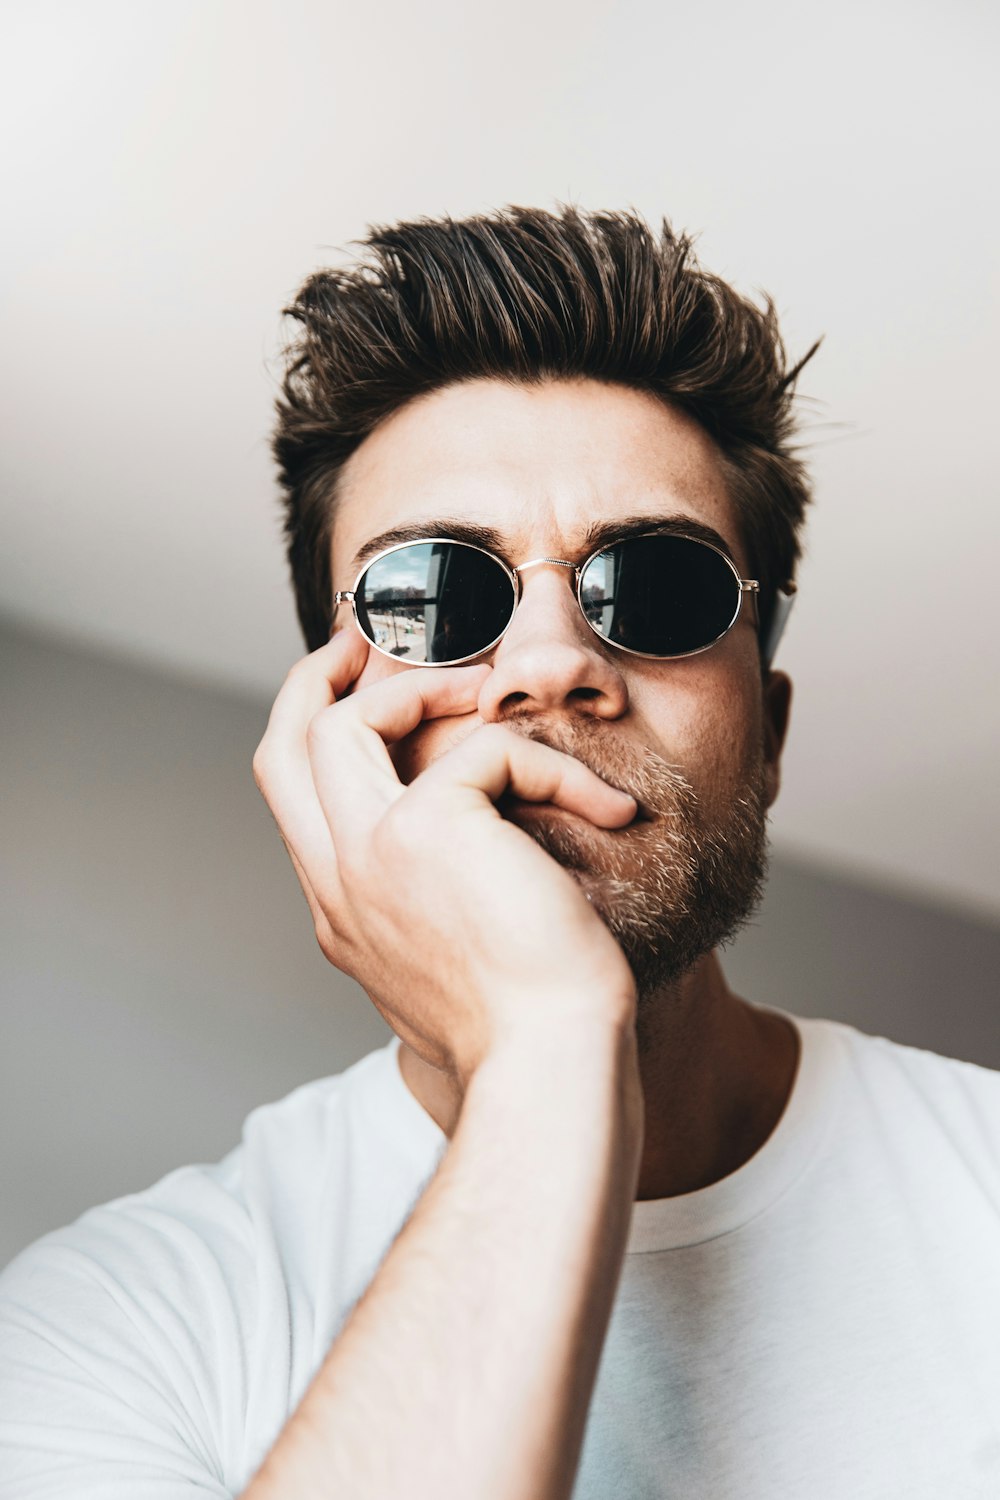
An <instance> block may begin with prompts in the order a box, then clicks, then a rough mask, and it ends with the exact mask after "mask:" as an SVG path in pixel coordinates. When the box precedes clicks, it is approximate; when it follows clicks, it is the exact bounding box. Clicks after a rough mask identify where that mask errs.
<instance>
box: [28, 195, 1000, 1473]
mask: <svg viewBox="0 0 1000 1500" xmlns="http://www.w3.org/2000/svg"><path fill="white" fill-rule="evenodd" d="M293 311H294V313H295V316H296V317H297V318H298V319H299V320H300V322H301V327H302V332H301V335H300V337H299V338H298V340H297V342H296V344H295V345H294V346H293V349H292V351H291V353H290V365H289V374H288V378H287V380H286V384H285V390H284V399H283V401H282V402H281V403H280V417H279V429H278V434H277V438H276V453H277V456H278V459H279V464H280V467H281V477H282V482H283V485H284V488H285V494H286V502H287V529H288V538H289V556H290V560H291V565H292V571H293V577H294V581H295V586H296V593H297V600H298V607H299V614H300V619H301V621H302V625H303V629H304V633H305V636H306V641H307V644H308V646H309V647H310V654H309V655H308V656H307V657H305V658H304V659H303V661H301V662H300V663H298V665H297V666H295V667H294V668H293V669H292V671H291V673H290V674H289V676H288V679H287V681H286V683H285V684H284V686H283V687H282V689H281V692H280V693H279V695H278V697H277V700H276V702H275V705H274V709H273V711H272V714H271V718H270V722H269V724H268V728H267V732H266V734H265V736H264V738H263V740H262V742H261V745H260V748H259V750H258V753H257V756H256V759H255V773H256V776H257V780H258V784H259V786H260V788H261V790H262V792H263V794H264V796H265V798H266V800H267V802H268V804H269V806H270V807H271V810H272V812H273V814H274V816H275V819H276V822H277V824H278V827H279V829H280V831H281V834H282V837H283V838H284V841H285V843H286V845H287V848H288V850H289V853H290V855H291V858H292V861H293V864H294V866H295V870H296V873H297V875H298V878H299V881H300V882H301V885H302V888H303V891H304V893H305V896H306V899H307V900H308V902H309V905H310V908H311V911H312V915H313V919H314V922H315V927H316V933H317V937H318V940H319V942H320V945H321V947H322V949H323V952H324V953H325V954H326V956H327V957H328V958H329V960H330V961H331V963H333V964H334V965H336V966H337V967H338V968H340V969H343V970H344V971H346V972H347V973H349V974H351V975H353V976H354V977H355V978H357V979H358V980H359V981H360V982H361V983H362V984H363V985H364V987H365V988H366V990H367V992H368V993H369V995H370V996H371V999H372V1001H373V1003H374V1004H375V1005H376V1006H377V1007H378V1009H379V1010H380V1012H381V1013H382V1014H383V1015H384V1016H385V1018H386V1019H387V1021H388V1022H389V1024H390V1026H391V1028H392V1030H393V1032H394V1034H395V1035H394V1040H393V1042H392V1044H391V1045H390V1046H389V1047H387V1048H385V1049H383V1050H382V1051H380V1052H377V1053H374V1054H372V1055H371V1056H369V1057H367V1058H365V1059H363V1060H362V1062H360V1063H359V1064H357V1065H356V1066H355V1067H354V1068H352V1069H350V1070H348V1072H347V1073H345V1074H343V1075H341V1076H340V1077H338V1078H333V1079H325V1080H321V1081H320V1082H319V1083H316V1084H310V1085H307V1086H306V1087H304V1088H303V1089H300V1090H298V1091H297V1092H296V1093H294V1094H293V1095H291V1096H290V1097H289V1098H288V1099H287V1100H285V1101H283V1102H282V1103H280V1104H278V1105H275V1106H270V1107H268V1108H266V1109H263V1110H259V1111H257V1112H255V1114H254V1115H252V1116H251V1117H250V1120H249V1121H248V1122H247V1126H246V1129H245V1132H244V1139H243V1144H242V1146H241V1147H240V1148H239V1149H238V1150H237V1151H235V1152H233V1153H232V1155H231V1156H229V1157H227V1158H226V1159H225V1161H224V1162H222V1163H221V1164H219V1166H218V1167H215V1168H189V1169H185V1170H184V1171H182V1172H180V1173H174V1174H172V1176H171V1177H169V1178H167V1179H165V1181H164V1182H163V1183H161V1184H159V1185H157V1187H155V1188H153V1189H151V1190H149V1192H147V1193H144V1194H138V1195H134V1196H133V1197H131V1198H127V1199H123V1200H120V1201H119V1202H118V1203H116V1204H112V1205H107V1206H105V1207H104V1208H103V1209H98V1210H94V1211H92V1212H91V1213H90V1214H88V1215H85V1216H84V1218H83V1219H82V1220H81V1221H80V1222H79V1223H78V1224H77V1225H75V1226H72V1227H71V1228H69V1229H67V1230H65V1231H61V1232H60V1233H58V1234H56V1235H53V1236H48V1237H46V1239H45V1240H43V1241H41V1242H39V1244H38V1245H37V1246H35V1247H33V1249H32V1250H30V1251H28V1252H26V1253H25V1255H24V1256H22V1257H20V1258H19V1260H18V1261H17V1262H15V1263H14V1266H13V1267H12V1268H11V1269H10V1271H9V1272H8V1273H7V1276H6V1278H5V1281H4V1284H3V1288H2V1291H3V1303H2V1305H3V1311H4V1319H5V1322H4V1325H3V1326H4V1334H3V1339H4V1342H3V1345H2V1348H3V1360H4V1381H5V1384H4V1386H3V1401H4V1403H5V1404H4V1405H3V1407H2V1408H0V1410H2V1412H3V1415H0V1439H2V1443H3V1444H5V1447H3V1448H0V1451H2V1452H3V1454H4V1457H3V1460H2V1462H3V1465H4V1467H3V1469H2V1471H0V1472H2V1475H3V1477H2V1479H0V1495H3V1496H4V1497H6V1496H14V1495H15V1494H16V1495H17V1496H18V1500H31V1497H40V1496H41V1495H46V1496H56V1495H58V1496H62V1495H65V1496H70V1495H72V1496H75V1497H85V1500H98V1497H100V1500H104V1497H110V1496H118V1495H122V1496H125V1495H127V1496H129V1497H130V1500H145V1497H150V1500H151V1497H153V1496H156V1497H157V1500H168V1497H173V1496H174V1495H176V1496H178V1497H180V1496H181V1495H189V1494H204V1495H213V1496H223V1495H230V1494H237V1493H239V1494H243V1495H245V1496H247V1497H249V1500H271V1497H277V1496H281V1497H296V1500H312V1497H316V1500H319V1497H326V1496H330V1497H333V1496H336V1497H342V1496H349V1497H351V1500H362V1497H364V1500H368V1497H373V1500H374V1497H379V1500H382V1497H386V1496H390V1495H391V1496H407V1497H430V1496H451V1495H455V1496H458V1495H462V1496H475V1497H477V1500H494V1497H496V1500H500V1497H502V1500H515V1497H516V1500H529V1497H530V1500H553V1497H567V1496H569V1495H570V1494H572V1495H573V1496H574V1497H576V1500H580V1497H587V1500H597V1497H600V1500H609V1497H617V1496H625V1497H633V1496H637V1497H638V1496H641V1497H646V1496H698V1497H702V1496H709V1497H739V1500H752V1497H765V1496H766V1497H768V1500H773V1497H795V1500H798V1497H804V1496H808V1497H810V1500H827V1497H829V1500H833V1497H838V1500H839V1497H848V1496H850V1497H851V1500H858V1497H870V1500H876V1497H878V1500H884V1497H888V1496H903V1495H905V1496H907V1497H910V1496H918V1495H926V1496H934V1497H935V1500H940V1497H943V1496H949V1497H951V1496H959V1495H962V1496H966V1495H968V1496H971V1495H987V1494H990V1495H995V1494H997V1493H1000V1340H998V1338H997V1334H998V1332H1000V1273H998V1270H997V1266H998V1263H1000V1219H998V1210H1000V1160H998V1155H1000V1153H998V1150H997V1141H998V1129H1000V1084H998V1079H997V1075H995V1074H993V1073H990V1072H988V1071H986V1070H984V1069H981V1068H977V1067H974V1066H972V1065H970V1064H965V1063H960V1062H956V1061H953V1060H950V1059H946V1058H939V1057H935V1056H933V1055H931V1054H928V1053H924V1052H918V1051H916V1050H915V1049H912V1048H907V1047H904V1046H900V1045H898V1044H895V1043H892V1042H889V1041H886V1040H884V1039H882V1038H871V1037H866V1036H863V1035H861V1034H859V1033H858V1032H856V1031H854V1030H853V1029H852V1028H850V1027H846V1026H842V1025H838V1024H834V1023H831V1022H822V1021H807V1020H803V1019H801V1018H798V1017H792V1016H788V1015H786V1014H783V1013H780V1012H778V1011H775V1010H773V1009H769V1008H768V1007H766V1006H765V1005H761V1004H753V1005H751V1004H748V1003H747V1002H745V1001H743V1000H741V999H739V998H737V997H736V996H735V995H733V994H732V993H731V992H730V990H729V989H728V987H727V985H726V983H725V980H724V977H723V974H722V970H721V967H720V964H719V960H718V956H717V949H718V947H719V945H720V944H722V943H724V942H725V940H726V939H727V938H728V937H730V936H731V935H732V934H733V933H734V932H735V931H736V930H737V929H738V927H739V926H740V924H741V923H742V922H743V921H744V920H745V919H746V917H747V916H748V914H749V913H750V912H751V911H752V910H753V908H754V905H755V902H756V901H757V899H758V897H759V893H760V889H761V883H762V879H763V872H764V863H765V818H766V811H767V808H768V807H769V806H770V804H771V803H772V802H773V800H774V798H775V796H776V795H777V791H778V782H779V769H780V760H781V751H782V746H783V742H784V738H785V731H786V727H787V721H788V710H789V699H790V685H789V682H788V680H787V678H786V677H785V676H784V675H783V674H782V673H780V672H777V671H775V670H774V669H773V668H772V666H771V658H772V656H773V651H774V648H775V644H776V637H777V634H778V631H779V629H780V624H781V620H782V617H783V614H784V613H786V612H787V607H788V601H789V599H790V597H791V593H792V588H793V585H792V574H793V571H794V564H795V559H796V556H797V553H798V543H797V530H798V527H799V525H800V522H801V519H802V514H803V508H804V505H805V502H806V498H807V488H806V481H805V477H804V474H803V472H802V470H801V467H800V465H799V464H798V462H797V460H796V459H795V458H794V456H793V454H792V452H791V449H790V442H791V438H792V416H791V401H792V389H793V385H794V379H795V375H796V373H797V371H796V370H791V371H789V370H787V369H786V367H785V362H784V355H783V351H782V347H781V343H780V339H779V337H778V333H777V328H776V324H775V319H774V316H773V311H772V310H771V308H770V306H768V308H767V309H766V310H765V311H764V312H761V311H760V310H759V309H757V308H756V307H754V306H752V305H751V304H749V303H747V302H745V301H744V300H742V299H741V298H740V297H738V296H737V294H736V293H735V292H733V291H732V289H731V288H729V287H727V286H726V285H725V284H724V283H722V282H720V281H718V280H716V279H715V278H712V277H710V276H709V275H707V274H706V273H705V272H703V271H701V270H700V269H699V268H698V267H697V265H696V264H695V263H694V261H693V259H692V257H691V254H690V247H689V245H688V243H687V242H686V241H685V240H683V239H678V238H676V237H674V236H673V235H672V234H671V233H670V232H669V231H668V230H666V229H665V230H664V233H663V236H662V237H661V238H660V239H659V240H658V239H656V238H655V237H654V236H653V235H652V234H651V232H650V231H649V230H648V228H647V227H646V226H645V225H644V224H643V223H642V222H641V221H640V220H638V219H637V218H635V217H634V216H631V215H625V214H618V215H583V214H580V213H578V212H575V211H571V210H564V211H562V212H561V213H559V214H548V213H543V212H540V211H527V210H520V209H513V210H509V211H507V212H506V213H504V214H498V215H494V216H492V217H490V218H479V219H473V220H469V221H466V222H463V223H453V222H451V221H443V222H439V223H432V222H424V223H420V224H408V225H401V226H398V227H397V228H396V229H394V230H386V231H381V232H379V233H376V234H373V235H372V236H371V238H370V240H369V242H368V253H367V256H366V257H365V258H364V259H363V260H362V261H361V262H360V263H359V264H358V265H357V266H355V267H353V268H349V269H347V270H344V271H340V272H336V273H332V272H324V273H321V274H318V275H317V276H314V277H313V278H311V280H310V281H309V282H308V283H307V284H306V286H305V287H304V288H303V290H302V292H301V293H300V295H299V297H298V299H297V301H296V304H295V307H294V309H293Z"/></svg>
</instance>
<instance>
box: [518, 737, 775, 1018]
mask: <svg viewBox="0 0 1000 1500" xmlns="http://www.w3.org/2000/svg"><path fill="white" fill-rule="evenodd" d="M505 723H506V724H507V725H508V727H509V728H511V729H513V730H515V731H516V732H517V733H518V734H523V735H524V736H525V737H526V738H528V739H533V740H540V741H542V742H543V743H544V744H547V745H551V746H552V747H553V748H554V749H556V750H562V751H565V752H566V753H567V754H569V755H572V756H573V757H574V759H576V760H579V761H582V762H583V764H584V765H586V766H589V767H590V769H591V770H592V771H596V773H597V774H598V775H599V776H600V777H601V778H602V779H603V780H605V781H608V782H610V783H611V785H612V786H616V787H620V788H621V789H622V790H624V791H626V792H631V794H632V796H633V797H635V799H636V801H637V802H638V804H639V814H638V816H637V818H636V820H635V821H634V822H633V823H631V824H629V826H628V827H627V828H624V829H620V830H615V831H608V830H605V829H599V828H593V827H588V825H587V824H586V823H585V822H583V820H573V821H570V820H564V819H563V818H562V817H560V815H559V814H558V813H555V814H553V816H552V817H551V818H549V817H547V816H545V814H544V812H539V813H533V814H532V815H531V816H530V818H525V820H524V826H525V831H526V832H528V833H530V834H531V836H532V838H534V839H535V840H536V841H537V842H538V843H539V844H540V845H541V846H542V848H543V849H545V850H546V851H547V853H549V854H551V855H552V857H553V859H556V860H558V862H559V863H560V864H561V865H563V866H564V867H565V868H566V869H567V870H569V871H570V872H571V873H572V874H573V876H574V877H575V878H576V879H577V881H578V882H579V884H580V886H581V887H582V889H583V891H584V893H585V894H586V896H587V898H588V900H589V901H590V902H591V903H592V904H593V907H594V910H595V911H596V912H597V913H598V914H599V915H600V916H601V918H602V919H603V920H604V922H605V923H606V924H607V926H608V928H609V929H610V931H611V933H612V934H613V936H614V937H615V939H616V940H617V942H618V943H619V945H620V947H621V949H622V951H623V952H624V954H625V957H626V959H627V960H628V963H629V965H630V967H631V969H632V972H633V974H634V975H635V979H636V985H637V988H638V997H639V1024H640V1028H642V1027H643V1022H644V1019H645V1021H646V1022H647V1024H648V1022H649V1020H650V1019H651V1017H650V1016H649V1015H647V1016H646V1017H645V1018H644V1015H643V1010H644V1007H645V1009H646V1011H647V1012H648V1010H649V1001H650V998H651V997H652V996H653V995H654V994H655V993H656V992H658V991H661V990H663V989H664V988H665V987H667V986H671V985H673V984H674V983H675V982H676V981H677V980H678V979H679V978H680V976H681V975H682V974H684V973H686V972H687V971H688V970H689V969H690V968H691V967H692V966H693V965H694V964H695V963H696V962H697V961H698V959H699V958H701V957H702V956H703V955H704V954H706V953H709V952H710V951H711V950H712V949H713V948H716V947H718V946H719V945H720V944H723V943H725V942H727V941H729V940H730V939H731V938H733V937H734V936H735V934H736V933H737V932H738V931H739V930H740V928H741V927H743V926H744V925H745V923H746V922H747V921H748V920H749V918H750V917H751V916H752V914H753V912H754V910H755V909H756V907H757V906H758V904H759V902H760V899H761V896H762V894H763V889H764V882H765V878H766V874H767V806H766V802H765V796H764V773H763V767H762V765H761V763H760V761H759V760H758V761H756V762H755V763H754V764H753V765H752V766H750V767H748V770H747V775H746V780H745V790H744V791H743V792H742V793H741V795H739V796H737V797H735V798H734V799H732V800H731V802H730V803H729V805H728V806H727V807H726V808H725V810H724V812H723V813H722V815H721V816H717V817H716V818H714V819H712V820H709V819H707V818H706V817H705V815H704V814H703V811H702V808H701V806H700V804H699V801H698V798H697V796H696V794H695V791H694V788H693V787H692V786H691V783H690V782H689V781H688V780H687V779H686V778H685V777H684V776H683V775H681V773H680V772H679V771H678V770H677V769H676V768H675V767H673V766H671V765H669V764H668V763H667V762H666V761H665V760H663V759H662V758H661V757H660V756H658V755H656V754H655V753H654V752H653V751H652V750H649V749H646V748H645V747H642V746H632V745H625V744H623V743H622V741H621V740H620V739H618V738H617V737H616V736H615V735H614V734H613V732H612V731H610V730H609V729H608V727H607V726H606V725H604V724H601V723H599V722H597V721H596V720H591V719H583V718H579V719H573V720H569V719H557V718H556V717H555V716H547V715H544V714H531V715H520V716H512V717H511V718H508V719H506V720H505ZM501 811H504V807H503V804H501ZM512 816H513V818H514V819H515V820H516V819H517V813H516V812H514V813H512Z"/></svg>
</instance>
